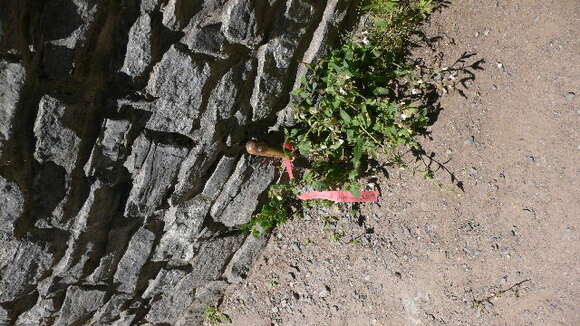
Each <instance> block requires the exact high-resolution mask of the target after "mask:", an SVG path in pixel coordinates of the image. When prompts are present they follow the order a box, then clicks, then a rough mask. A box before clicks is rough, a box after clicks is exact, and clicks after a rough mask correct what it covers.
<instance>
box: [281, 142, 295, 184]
mask: <svg viewBox="0 0 580 326" xmlns="http://www.w3.org/2000/svg"><path fill="white" fill-rule="evenodd" d="M282 147H284V149H286V150H289V151H293V150H294V147H292V144H290V143H284V145H282ZM282 164H284V167H285V168H286V172H287V173H288V177H289V178H290V179H294V171H293V170H292V169H293V165H292V161H290V160H289V159H287V158H283V159H282Z"/></svg>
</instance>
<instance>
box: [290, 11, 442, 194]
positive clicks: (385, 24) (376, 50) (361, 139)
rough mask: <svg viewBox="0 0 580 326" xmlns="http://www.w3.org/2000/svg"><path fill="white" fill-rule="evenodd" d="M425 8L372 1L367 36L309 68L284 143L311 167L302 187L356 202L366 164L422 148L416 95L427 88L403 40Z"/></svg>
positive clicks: (423, 114) (425, 111)
mask: <svg viewBox="0 0 580 326" xmlns="http://www.w3.org/2000/svg"><path fill="white" fill-rule="evenodd" d="M430 8H431V1H426V0H420V1H411V0H407V1H405V0H400V1H395V0H371V1H370V2H369V3H368V5H367V6H366V7H365V10H366V11H367V12H368V13H369V16H370V19H371V21H372V24H371V26H370V27H369V28H368V31H366V32H363V33H362V35H354V36H352V37H351V38H350V39H349V40H348V41H347V42H346V43H344V44H343V45H342V46H340V47H339V48H337V49H336V50H334V51H332V52H331V53H330V55H329V56H328V57H327V58H325V59H323V60H320V61H319V62H318V63H316V64H314V65H312V66H311V67H310V73H309V74H308V75H307V77H305V78H303V80H302V86H301V88H299V89H297V90H295V91H293V94H294V95H295V96H296V97H297V98H298V100H297V103H296V110H295V122H296V124H295V126H294V127H292V128H289V129H286V130H285V136H286V140H287V141H288V142H291V143H293V144H295V145H296V147H297V149H298V150H299V151H300V154H301V155H303V156H306V157H308V158H309V159H310V161H311V162H312V168H311V169H310V170H309V171H307V172H306V173H305V175H304V177H303V182H304V184H306V185H308V186H311V187H313V188H315V189H318V190H325V189H331V188H343V189H344V188H346V189H348V190H350V191H351V192H353V194H355V195H357V194H358V193H359V183H358V179H359V177H360V175H361V173H362V172H364V170H365V169H369V168H371V169H372V168H373V166H369V165H368V164H365V160H368V159H369V158H370V159H377V158H378V157H379V156H384V155H385V154H390V155H391V156H392V157H393V162H396V159H397V156H396V153H395V149H397V148H400V147H407V148H412V149H415V150H419V149H420V144H419V143H418V142H417V140H416V137H417V136H418V135H421V134H424V133H425V131H426V127H427V126H428V125H429V124H430V119H429V117H428V115H429V106H428V105H426V104H427V103H426V101H424V100H423V98H422V96H423V95H424V94H425V93H426V90H427V89H428V88H432V86H431V85H429V84H428V83H426V82H425V81H424V80H421V79H420V78H418V74H417V72H416V66H415V64H414V63H413V62H410V61H409V60H408V58H407V52H406V51H407V47H408V46H409V44H410V40H409V38H410V37H411V36H412V35H413V33H414V32H415V30H416V27H417V24H418V23H419V22H421V21H422V20H423V19H425V18H426V17H427V16H428V15H429V14H430V12H431V9H430Z"/></svg>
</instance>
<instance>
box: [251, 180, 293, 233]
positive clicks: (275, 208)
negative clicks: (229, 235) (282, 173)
mask: <svg viewBox="0 0 580 326" xmlns="http://www.w3.org/2000/svg"><path fill="white" fill-rule="evenodd" d="M294 189H295V188H294V184H293V183H290V184H278V185H272V186H270V188H269V189H268V198H267V200H266V201H265V203H264V204H263V205H262V207H261V209H260V212H259V213H258V214H256V215H255V216H254V217H253V218H252V219H251V220H250V221H249V222H248V223H246V224H245V225H243V226H242V228H241V229H242V230H243V231H246V232H251V233H252V234H253V235H254V236H256V237H257V236H260V235H262V234H264V233H267V232H269V231H270V230H271V229H272V228H274V227H275V226H277V225H280V224H283V223H285V222H286V221H287V220H288V218H290V216H291V215H292V214H293V211H294V210H295V209H293V208H294V207H295V206H296V200H295V199H294V197H295V193H294V192H295V190H294Z"/></svg>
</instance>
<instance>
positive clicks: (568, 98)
mask: <svg viewBox="0 0 580 326" xmlns="http://www.w3.org/2000/svg"><path fill="white" fill-rule="evenodd" d="M574 97H576V93H574V92H568V94H566V101H568V102H570V101H572V100H573V99H574Z"/></svg>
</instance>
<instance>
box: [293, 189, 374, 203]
mask: <svg viewBox="0 0 580 326" xmlns="http://www.w3.org/2000/svg"><path fill="white" fill-rule="evenodd" d="M360 194H361V197H356V196H355V195H353V194H352V193H351V192H350V191H311V192H307V193H304V194H302V195H298V199H301V200H308V199H326V200H330V201H333V202H335V203H363V202H373V201H377V200H378V199H379V193H378V192H377V191H361V193H360Z"/></svg>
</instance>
